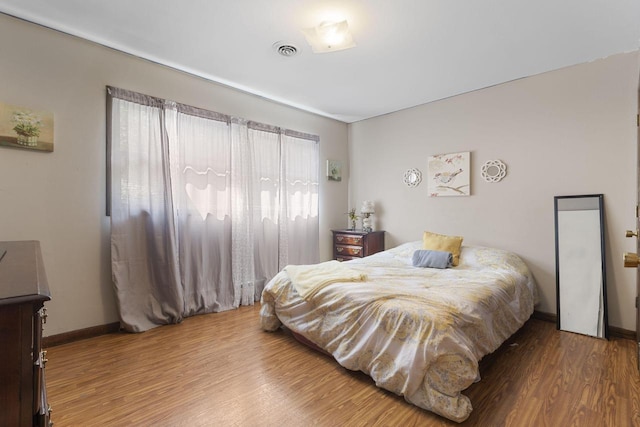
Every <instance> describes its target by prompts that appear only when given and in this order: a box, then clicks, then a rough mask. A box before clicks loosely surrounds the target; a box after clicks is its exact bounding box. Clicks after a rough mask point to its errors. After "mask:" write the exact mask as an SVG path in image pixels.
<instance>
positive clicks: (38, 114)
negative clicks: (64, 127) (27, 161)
mask: <svg viewBox="0 0 640 427" xmlns="http://www.w3.org/2000/svg"><path fill="white" fill-rule="evenodd" d="M0 147H9V148H22V149H27V150H37V151H49V152H50V151H53V113H50V112H46V111H34V110H32V109H31V108H28V107H21V106H17V105H11V104H5V103H2V102H0Z"/></svg>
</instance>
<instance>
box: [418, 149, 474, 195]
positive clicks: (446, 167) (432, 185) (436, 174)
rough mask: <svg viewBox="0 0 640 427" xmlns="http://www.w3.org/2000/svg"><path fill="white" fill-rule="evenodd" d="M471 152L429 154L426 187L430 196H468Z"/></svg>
mask: <svg viewBox="0 0 640 427" xmlns="http://www.w3.org/2000/svg"><path fill="white" fill-rule="evenodd" d="M470 168H471V153H470V152H469V151H465V152H462V153H450V154H438V155H436V156H429V164H428V172H427V174H428V187H429V196H430V197H441V196H468V195H470V194H471V174H470Z"/></svg>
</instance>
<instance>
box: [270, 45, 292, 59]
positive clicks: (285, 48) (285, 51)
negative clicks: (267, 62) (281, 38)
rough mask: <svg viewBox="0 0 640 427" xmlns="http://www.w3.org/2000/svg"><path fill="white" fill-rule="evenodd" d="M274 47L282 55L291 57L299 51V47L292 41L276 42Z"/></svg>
mask: <svg viewBox="0 0 640 427" xmlns="http://www.w3.org/2000/svg"><path fill="white" fill-rule="evenodd" d="M273 48H274V49H275V50H276V52H278V53H279V54H280V55H282V56H286V57H290V56H295V55H296V54H297V53H298V48H297V47H295V46H294V45H293V44H291V43H287V42H275V43H274V44H273Z"/></svg>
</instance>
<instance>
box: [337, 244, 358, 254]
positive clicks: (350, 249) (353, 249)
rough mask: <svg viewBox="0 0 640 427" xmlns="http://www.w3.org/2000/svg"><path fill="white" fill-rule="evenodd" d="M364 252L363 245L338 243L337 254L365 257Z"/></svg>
mask: <svg viewBox="0 0 640 427" xmlns="http://www.w3.org/2000/svg"><path fill="white" fill-rule="evenodd" d="M363 253H364V251H363V250H362V246H347V245H336V254H337V255H338V256H352V257H363V256H364V255H363Z"/></svg>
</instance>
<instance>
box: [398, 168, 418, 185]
mask: <svg viewBox="0 0 640 427" xmlns="http://www.w3.org/2000/svg"><path fill="white" fill-rule="evenodd" d="M402 180H403V181H404V183H405V184H407V187H417V186H418V184H420V182H421V181H422V172H420V171H419V170H418V169H416V168H411V169H407V171H406V172H405V173H404V175H403V177H402Z"/></svg>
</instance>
